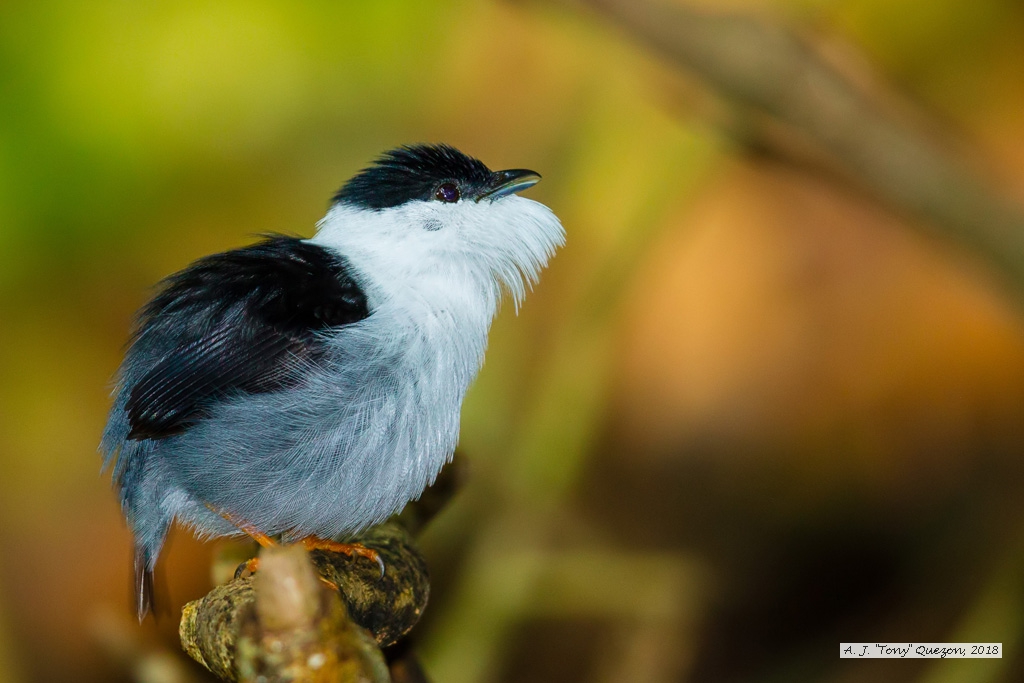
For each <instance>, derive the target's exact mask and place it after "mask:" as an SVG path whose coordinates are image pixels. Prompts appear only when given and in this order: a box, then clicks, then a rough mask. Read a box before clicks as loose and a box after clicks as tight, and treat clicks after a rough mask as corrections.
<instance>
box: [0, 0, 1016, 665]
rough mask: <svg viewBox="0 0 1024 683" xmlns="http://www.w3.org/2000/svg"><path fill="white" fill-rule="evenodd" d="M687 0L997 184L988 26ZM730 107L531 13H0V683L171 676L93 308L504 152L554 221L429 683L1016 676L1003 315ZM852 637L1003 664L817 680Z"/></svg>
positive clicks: (482, 409)
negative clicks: (853, 86) (396, 167)
mask: <svg viewBox="0 0 1024 683" xmlns="http://www.w3.org/2000/svg"><path fill="white" fill-rule="evenodd" d="M704 4H705V6H707V7H709V8H713V9H716V10H718V9H729V10H730V11H737V12H749V13H752V14H754V15H756V16H763V17H770V18H772V19H774V20H779V21H782V22H784V23H786V24H788V25H789V26H792V27H794V28H796V29H797V30H798V31H799V32H801V33H803V34H805V35H811V36H814V37H815V39H816V40H818V41H821V42H822V43H823V44H825V45H826V46H827V47H828V48H829V49H830V51H831V54H832V56H833V58H834V59H836V60H838V61H839V62H844V63H847V64H853V65H855V66H856V67H857V68H859V69H862V70H867V71H874V72H875V74H876V77H877V78H879V79H880V80H881V81H883V82H887V83H888V84H890V86H892V87H893V88H895V89H896V90H897V91H900V92H901V93H902V94H903V96H904V97H905V98H907V100H908V101H910V102H912V103H914V104H915V105H916V106H917V107H918V108H919V109H920V111H921V112H923V116H924V117H925V118H927V119H928V120H929V126H930V130H932V131H933V132H935V133H936V135H937V137H938V138H939V139H940V140H941V141H942V142H943V144H948V145H949V146H950V147H955V148H957V149H959V150H967V154H968V156H969V157H970V160H971V163H972V164H974V165H975V166H976V167H977V168H979V169H983V171H982V173H983V174H984V177H986V178H989V179H990V182H991V183H992V184H993V185H994V186H997V187H998V188H999V190H1000V191H1001V192H1005V193H1008V194H1010V195H1014V196H1017V197H1021V196H1024V8H1022V6H1021V5H1020V3H1018V2H1015V1H1013V0H933V1H932V2H928V3H924V2H916V3H893V2H883V1H882V0H850V1H848V2H832V1H829V2H826V1H825V0H736V1H734V2H729V3H704ZM728 108H729V105H728V103H726V102H723V101H722V100H721V99H720V98H719V97H718V95H717V94H716V93H715V92H714V89H713V88H708V87H707V86H706V85H705V84H703V83H701V82H700V81H698V80H696V79H695V78H693V77H692V76H691V75H690V74H688V73H686V72H685V71H680V70H678V69H677V68H675V67H673V66H672V65H669V64H667V63H665V62H663V61H661V60H660V59H659V58H657V57H656V56H654V55H653V54H651V53H650V52H649V51H648V50H646V49H645V48H644V47H643V45H642V44H639V43H636V42H632V41H630V40H629V39H628V38H627V36H626V34H625V33H624V32H622V31H619V30H617V29H616V28H615V27H613V26H611V25H609V24H608V23H606V22H604V21H603V20H601V19H600V18H599V17H598V16H596V15H595V14H592V13H590V12H589V11H587V10H585V9H582V8H580V7H576V6H574V5H568V4H563V3H555V2H552V3H545V2H541V1H539V0H537V1H534V2H521V3H518V2H517V3H512V2H471V1H468V0H467V1H459V2H450V3H430V2H411V1H405V2H397V1H390V0H388V1H378V2H360V3H355V2H296V3H285V2H270V1H263V0H247V1H246V2H237V1H227V2H218V3H203V2H191V1H187V0H184V1H178V2H151V3H138V2H128V1H126V0H122V1H114V0H97V1H96V2H89V3H77V2H55V1H49V0H36V1H34V2H31V3H29V2H5V3H0V316H2V317H0V464H2V466H3V468H2V473H0V683H11V682H13V683H17V682H22V681H109V680H146V681H156V680H190V679H191V680H202V679H201V675H202V672H200V671H199V670H198V669H196V668H194V667H191V666H190V665H189V663H188V662H186V661H185V660H184V659H183V657H182V658H181V659H180V660H179V659H178V657H179V656H178V655H177V654H176V617H175V614H176V611H177V609H178V608H179V607H180V605H181V604H182V603H183V602H185V601H187V600H191V599H194V598H196V597H198V596H200V595H202V594H203V593H204V592H205V591H206V590H208V587H209V581H210V579H209V564H210V557H211V554H212V553H213V549H212V548H211V545H210V544H208V545H203V544H199V543H197V542H196V541H194V540H193V539H191V538H190V537H189V536H188V534H185V533H178V534H176V535H175V536H174V537H173V538H172V541H171V543H170V546H169V549H168V551H167V552H166V553H165V556H164V559H163V564H162V567H161V573H162V574H163V575H164V576H165V577H166V583H167V586H166V591H167V594H168V595H169V602H170V603H171V606H170V614H169V615H165V616H164V617H163V618H162V619H161V620H160V621H159V622H158V623H156V624H154V623H153V622H152V620H151V621H149V622H147V623H146V624H145V625H144V626H143V627H142V628H141V629H139V628H138V627H136V626H134V625H133V624H132V621H131V617H130V611H129V607H128V602H129V599H128V598H129V567H130V551H129V547H130V541H129V535H128V532H127V531H126V529H125V527H124V523H123V521H122V519H121V516H120V513H119V510H118V506H117V504H116V501H115V496H114V495H113V493H112V492H111V491H110V486H109V481H108V478H107V477H106V476H101V475H100V474H99V457H98V455H97V454H96V445H97V442H98V439H99V435H100V432H101V430H102V427H103V424H104V420H105V413H106V410H107V408H108V406H109V395H108V393H109V388H110V384H109V383H110V378H111V376H112V375H113V373H114V371H115V369H116V367H117V364H118V362H119V360H120V355H121V351H122V348H123V343H124V341H125V339H126V336H127V332H128V329H129V325H130V321H131V317H132V314H133V312H134V311H135V310H136V309H137V308H138V307H139V306H140V305H141V304H142V303H144V301H145V300H146V299H147V297H148V296H149V295H150V294H151V292H152V289H151V288H152V286H153V284H154V283H155V282H157V281H158V280H159V279H160V278H161V277H163V276H165V275H167V274H169V273H171V272H173V271H175V270H177V269H179V268H181V267H183V266H185V265H186V264H187V263H189V262H190V261H191V260H193V259H195V258H197V257H199V256H201V255H204V254H207V253H210V252H213V251H218V250H224V249H229V248H232V247H237V246H241V245H243V244H246V243H248V242H249V241H251V240H252V239H253V237H254V235H256V234H258V233H263V232H268V231H282V232H289V233H297V234H301V235H307V236H308V235H310V234H312V230H313V226H314V223H315V221H316V220H317V219H318V218H319V217H320V216H321V215H322V214H323V212H324V210H325V209H326V207H327V202H328V200H329V197H330V196H331V194H332V193H333V192H334V190H336V189H337V187H339V186H340V184H341V183H342V182H343V181H344V180H345V179H346V178H347V177H349V176H350V175H351V174H352V173H354V172H355V171H356V170H358V169H359V168H360V167H361V166H362V165H364V164H365V163H366V162H368V161H369V160H370V159H372V158H373V157H375V156H376V155H377V154H378V153H380V152H381V151H383V150H384V149H387V148H390V147H393V146H395V145H398V144H402V143H409V142H418V141H432V142H436V141H445V142H448V143H451V144H453V145H455V146H457V147H459V148H461V149H462V150H463V151H466V152H468V153H470V154H472V155H474V156H477V157H479V158H481V159H482V160H484V162H485V163H487V164H488V165H490V166H491V167H492V168H505V167H528V168H534V169H537V170H538V171H540V172H541V173H542V174H543V175H544V178H545V179H544V182H542V183H541V184H540V185H538V186H537V187H536V188H535V189H534V190H531V191H530V194H529V196H531V197H533V198H535V199H538V200H539V201H542V202H544V203H546V204H547V205H549V206H550V207H551V208H552V209H553V210H554V211H555V212H556V213H557V214H558V215H559V216H560V217H561V219H562V221H563V223H564V225H565V227H566V230H567V234H568V243H567V246H566V247H565V249H564V250H562V251H561V252H560V253H559V254H558V256H557V257H556V258H555V259H554V261H553V262H552V264H551V267H550V268H549V269H548V271H547V272H546V273H545V275H544V277H543V278H542V281H541V284H540V286H539V287H538V288H537V290H536V291H535V292H534V293H533V295H532V296H531V297H529V298H528V300H527V301H526V304H525V306H524V307H523V309H522V311H521V312H520V314H519V315H518V317H517V316H516V315H515V312H514V311H513V310H512V307H511V306H508V307H506V308H505V309H504V310H503V311H502V312H501V314H500V316H499V318H498V319H497V321H496V322H495V324H494V327H493V330H492V336H491V348H490V351H489V354H488V358H487V363H486V366H485V368H484V370H483V372H482V373H481V376H480V378H479V381H478V382H477V384H476V385H475V387H474V388H473V390H472V391H471V394H470V396H469V398H468V399H467V402H466V405H465V407H464V411H463V433H462V451H463V453H464V456H465V460H466V461H467V463H468V468H469V470H470V476H469V478H468V482H467V485H466V487H465V489H464V490H463V491H462V493H461V494H460V495H459V496H458V497H457V498H456V499H455V500H454V501H453V502H452V503H451V505H450V506H449V507H448V509H447V510H446V511H445V512H444V513H443V514H442V515H441V517H439V518H438V519H437V520H436V521H435V523H434V525H433V526H432V527H431V529H430V530H429V531H428V533H427V534H426V536H425V537H424V539H423V547H424V551H425V552H426V554H427V556H428V561H429V563H430V566H431V571H432V575H433V580H434V584H433V593H432V598H431V606H430V608H429V609H428V611H427V614H426V616H425V619H424V621H423V623H422V624H421V625H420V627H418V629H417V631H416V632H415V642H416V647H417V649H418V651H419V652H420V654H421V656H422V660H423V663H424V666H425V667H426V669H427V671H428V672H429V673H430V674H431V675H432V676H433V678H434V680H435V681H437V682H438V683H453V682H454V683H459V682H464V683H473V682H477V681H567V680H571V681H602V682H603V681H634V680H635V681H795V680H814V681H835V682H837V683H838V682H846V681H867V680H872V681H883V680H891V681H920V682H926V683H939V682H944V681H967V680H970V681H979V682H980V681H1016V680H1024V658H1022V656H1021V654H1020V644H1021V642H1022V638H1021V636H1022V634H1024V505H1022V496H1021V491H1022V488H1021V484H1022V481H1024V480H1022V476H1021V474H1022V472H1021V467H1020V460H1021V452H1022V447H1024V422H1022V419H1024V317H1022V311H1024V303H1022V302H1024V298H1022V297H1021V296H1020V295H1019V294H1014V293H1013V290H1012V289H1011V288H1010V287H1009V286H1007V284H1006V283H1004V282H1001V281H998V280H997V279H996V278H994V277H993V276H992V275H991V274H990V272H989V270H988V269H987V267H986V264H985V263H984V261H983V260H981V259H979V258H975V257H972V256H971V255H970V254H968V253H966V252H964V251H962V250H960V249H959V248H958V247H956V246H955V245H952V244H949V243H946V242H943V241H940V240H937V239H935V238H933V237H929V236H927V232H926V231H921V230H919V229H918V228H920V227H921V226H920V223H919V221H918V220H917V219H915V218H913V217H912V216H910V215H908V214H906V213H904V212H900V211H896V210H893V209H890V208H887V207H885V206H882V205H880V204H879V203H878V202H876V201H874V200H872V199H871V197H870V196H868V195H867V194H865V193H864V192H862V191H860V190H858V189H856V188H854V187H851V186H850V185H849V184H848V183H846V182H844V181H843V180H842V179H841V178H840V177H837V176H835V175H832V174H827V173H821V172H817V171H816V170H815V168H814V167H813V166H808V165H801V164H798V163H792V160H787V159H785V158H783V157H781V156H779V155H777V154H772V153H770V152H768V153H766V152H765V150H763V149H759V148H755V147H752V146H751V145H749V144H747V141H745V140H744V139H743V136H738V135H736V132H735V130H734V128H733V127H731V126H730V125H728V123H727V121H728V118H729V117H728V116H727V115H724V114H723V111H727V110H728ZM884 640H894V641H919V642H926V641H930V642H941V641H996V642H1002V643H1004V645H1005V649H1006V655H1005V656H1004V658H1003V659H1001V660H986V661H982V660H973V661H958V662H951V661H936V660H929V661H917V662H910V661H893V660H875V661H870V662H868V661H863V662H849V661H842V662H841V661H840V660H839V659H838V657H837V656H836V645H837V644H838V643H839V642H840V641H865V642H867V641H870V642H876V641H878V642H883V641H884ZM161 667H163V668H161ZM175 667H183V668H181V669H180V671H182V672H184V673H181V674H180V675H179V677H178V678H166V676H171V673H168V672H170V671H174V670H178V669H175ZM160 676H165V677H164V678H160Z"/></svg>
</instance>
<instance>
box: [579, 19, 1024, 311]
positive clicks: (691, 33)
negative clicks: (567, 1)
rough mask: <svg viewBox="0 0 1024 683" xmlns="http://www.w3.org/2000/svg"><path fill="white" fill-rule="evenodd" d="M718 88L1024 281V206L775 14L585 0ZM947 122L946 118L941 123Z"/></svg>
mask: <svg viewBox="0 0 1024 683" xmlns="http://www.w3.org/2000/svg"><path fill="white" fill-rule="evenodd" d="M581 2H582V3H583V4H584V5H586V6H589V7H592V8H593V9H595V10H597V11H598V12H600V13H601V14H602V15H604V16H605V17H607V18H608V19H610V20H611V21H613V22H614V23H615V24H616V25H617V26H619V27H620V28H622V29H624V30H625V31H626V32H628V33H629V34H630V36H631V37H632V38H634V39H636V40H638V41H640V42H642V43H643V44H645V45H647V46H649V47H651V48H653V49H654V50H655V51H656V52H659V53H661V54H662V55H664V56H665V57H667V58H668V59H670V60H672V61H673V62H674V63H676V64H678V65H680V66H682V67H684V68H685V69H687V70H688V71H690V72H692V73H694V74H696V75H697V76H699V77H700V78H701V79H702V80H703V81H704V82H705V83H706V84H707V85H708V86H710V87H711V88H712V89H714V90H715V91H717V92H719V93H720V94H722V95H724V96H726V97H727V98H729V99H730V100H731V101H732V102H734V103H735V104H737V105H739V106H740V107H743V108H745V109H747V110H749V111H751V112H753V113H755V114H760V115H767V116H768V117H769V118H770V120H771V121H773V122H777V123H781V124H783V125H784V126H785V127H786V128H787V129H791V131H789V132H792V133H795V134H796V135H798V136H800V137H801V138H802V139H803V140H805V141H806V142H809V143H811V144H812V145H814V147H815V148H817V149H820V150H822V151H824V152H826V153H827V154H828V156H829V157H830V158H831V159H833V160H834V161H835V162H836V163H838V165H839V167H840V168H841V170H843V171H844V172H845V173H846V174H847V175H848V176H850V177H851V178H852V179H853V180H854V181H855V182H857V183H858V184H860V185H861V186H863V187H864V188H866V189H868V190H869V191H871V192H872V193H874V194H875V195H876V196H877V197H879V198H880V199H882V200H883V201H885V202H887V203H889V204H891V205H893V206H895V207H896V208H898V209H903V210H907V211H911V212H913V213H915V214H917V215H918V216H921V217H923V218H925V219H927V220H928V221H930V223H931V225H932V226H933V227H934V228H935V229H936V230H937V231H938V232H939V233H940V234H942V235H943V236H944V237H946V238H949V239H952V240H954V241H956V242H959V243H961V244H963V245H965V246H967V247H969V248H970V249H972V250H973V251H974V252H975V253H977V254H978V255H980V256H982V257H983V258H984V259H986V261H987V262H988V263H990V264H991V265H992V266H994V267H995V268H996V269H998V270H1001V271H1002V272H1003V273H1004V274H1006V275H1009V277H1010V278H1011V280H1012V283H1013V284H1015V285H1016V288H1017V289H1018V290H1020V291H1024V210H1022V208H1021V206H1020V205H1019V204H1017V203H1015V202H1013V201H1011V200H1009V199H1008V198H1006V197H1003V196H1001V195H1000V193H999V192H998V191H996V190H994V189H993V188H992V184H991V183H990V182H988V181H987V180H986V179H985V178H983V177H981V176H980V175H979V174H978V173H977V172H975V171H974V170H973V169H971V168H970V167H969V166H968V164H966V163H965V162H964V161H963V160H962V159H959V158H957V156H956V155H955V154H953V153H952V152H951V151H949V150H947V149H946V148H944V147H943V146H942V145H941V144H940V143H939V142H938V141H937V140H936V139H935V137H933V136H932V135H930V134H929V133H928V132H927V131H926V128H927V126H922V125H916V124H915V123H913V122H911V121H909V120H908V117H904V116H900V115H898V114H897V113H896V111H895V110H894V109H895V108H894V107H891V106H888V105H889V104H890V103H889V102H888V101H887V98H885V97H879V96H878V95H877V94H872V93H869V92H867V91H866V90H865V89H863V88H861V87H859V86H858V85H857V84H855V83H854V82H853V80H852V79H850V78H848V77H846V76H845V75H844V74H842V73H840V71H839V70H837V69H836V68H835V67H834V66H833V65H832V64H830V63H829V62H828V61H827V60H826V59H824V58H823V56H822V55H821V54H819V53H818V52H817V51H816V50H815V49H814V48H813V47H812V46H811V45H810V44H809V43H808V42H806V41H804V40H802V39H801V38H800V37H799V36H798V35H796V34H795V33H794V32H793V31H790V30H788V29H787V28H784V27H783V26H781V25H777V24H774V23H772V22H770V21H769V20H766V19H763V18H760V17H753V16H744V15H739V14H721V13H712V12H707V11H704V10H701V9H697V8H694V7H691V6H687V5H686V4H681V3H673V4H668V3H666V2H664V1H663V0H662V1H658V0H655V1H650V2H643V1H639V2H638V1H637V0H581ZM936 127H937V126H936Z"/></svg>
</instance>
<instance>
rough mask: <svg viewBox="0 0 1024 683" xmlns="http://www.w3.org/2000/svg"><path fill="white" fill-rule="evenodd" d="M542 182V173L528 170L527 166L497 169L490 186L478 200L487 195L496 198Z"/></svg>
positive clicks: (488, 197)
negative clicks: (504, 169)
mask: <svg viewBox="0 0 1024 683" xmlns="http://www.w3.org/2000/svg"><path fill="white" fill-rule="evenodd" d="M538 182H540V173H537V172H536V171H528V170H526V169H525V168H513V169H511V170H508V171H495V172H494V173H492V174H491V182H490V186H489V187H488V188H487V189H486V190H484V192H483V194H481V195H480V196H479V197H478V198H477V201H480V200H481V199H484V198H485V197H486V198H487V199H490V200H495V199H497V198H498V197H504V196H505V195H509V194H513V193H515V192H519V191H520V190H525V189H526V188H528V187H533V186H534V185H536V184H537V183H538Z"/></svg>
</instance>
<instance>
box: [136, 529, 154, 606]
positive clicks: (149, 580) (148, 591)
mask: <svg viewBox="0 0 1024 683" xmlns="http://www.w3.org/2000/svg"><path fill="white" fill-rule="evenodd" d="M133 592H134V598H135V611H136V613H137V614H138V617H139V623H140V624H141V623H142V620H143V619H145V618H146V615H147V614H149V613H150V612H152V611H154V607H155V605H154V602H153V567H152V566H150V563H149V553H148V552H146V549H145V548H141V547H137V548H136V549H135V583H134V591H133Z"/></svg>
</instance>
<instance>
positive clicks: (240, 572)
mask: <svg viewBox="0 0 1024 683" xmlns="http://www.w3.org/2000/svg"><path fill="white" fill-rule="evenodd" d="M259 568H260V558H258V557H253V558H251V559H248V560H246V561H245V562H243V563H242V564H240V565H238V569H236V570H235V578H236V579H240V578H242V577H243V576H245V574H246V572H248V573H249V574H250V575H252V574H255V573H256V570H258V569H259ZM316 578H318V579H320V583H322V584H324V585H325V586H327V587H328V588H330V589H331V590H332V591H334V592H335V593H337V592H338V591H339V590H341V589H339V588H338V584H336V583H334V582H333V581H331V580H330V579H325V578H324V577H323V576H320V575H319V574H317V577H316Z"/></svg>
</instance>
